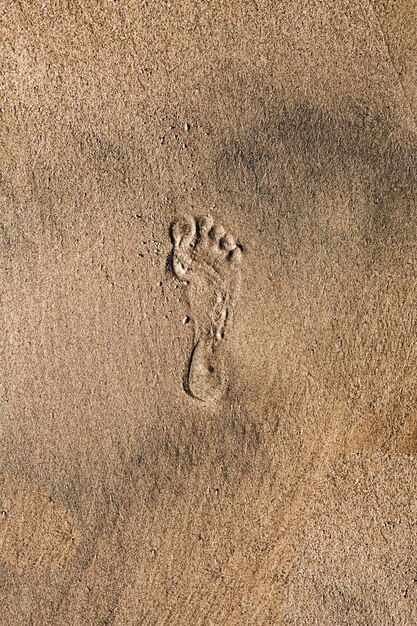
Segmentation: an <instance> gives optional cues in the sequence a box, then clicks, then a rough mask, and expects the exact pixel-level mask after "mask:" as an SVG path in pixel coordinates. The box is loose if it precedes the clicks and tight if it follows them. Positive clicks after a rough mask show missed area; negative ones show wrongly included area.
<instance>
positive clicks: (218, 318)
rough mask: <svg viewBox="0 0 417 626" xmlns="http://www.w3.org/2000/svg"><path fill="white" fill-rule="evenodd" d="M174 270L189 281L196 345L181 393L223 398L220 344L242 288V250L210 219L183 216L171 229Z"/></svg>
mask: <svg viewBox="0 0 417 626" xmlns="http://www.w3.org/2000/svg"><path fill="white" fill-rule="evenodd" d="M171 237H172V242H173V249H172V269H173V271H174V274H175V276H176V277H177V278H178V279H180V280H181V281H183V282H185V283H187V295H188V300H189V304H190V310H191V317H192V319H193V320H194V342H193V347H192V350H191V356H190V360H189V366H188V372H187V375H186V380H185V384H184V386H185V389H186V391H187V392H188V393H189V394H190V395H191V396H192V397H193V398H196V399H198V400H202V401H203V402H210V401H213V400H216V399H218V398H220V397H221V395H222V394H223V393H224V391H225V389H226V384H227V377H226V372H225V368H224V364H223V357H222V345H223V341H224V338H225V336H226V332H227V327H228V326H229V325H230V322H231V319H232V312H233V308H234V305H235V303H236V300H237V297H238V292H239V286H240V260H241V256H242V246H241V245H240V244H238V243H236V241H235V239H234V237H232V236H231V235H229V234H226V231H225V229H224V228H223V226H215V225H214V224H213V219H212V218H211V217H210V216H206V217H202V218H199V219H197V220H196V219H194V218H193V217H188V216H186V217H183V218H181V219H179V220H178V221H176V222H174V223H173V224H172V226H171Z"/></svg>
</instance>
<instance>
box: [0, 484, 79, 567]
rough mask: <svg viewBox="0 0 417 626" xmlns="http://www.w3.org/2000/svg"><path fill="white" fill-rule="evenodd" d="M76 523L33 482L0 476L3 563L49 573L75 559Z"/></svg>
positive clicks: (0, 536) (77, 531) (0, 552)
mask: <svg viewBox="0 0 417 626" xmlns="http://www.w3.org/2000/svg"><path fill="white" fill-rule="evenodd" d="M80 540H81V533H80V530H79V527H78V524H77V522H76V520H75V519H74V518H73V517H72V515H71V514H70V513H69V512H68V511H67V510H66V509H65V508H64V507H63V506H62V505H61V504H59V503H57V502H55V501H54V500H53V499H52V498H51V497H50V496H49V495H48V494H47V493H45V492H44V491H43V490H41V489H40V488H39V487H38V486H36V485H35V484H34V483H33V482H31V481H29V480H28V479H26V478H23V477H21V476H4V475H3V476H0V562H1V563H7V564H8V565H10V566H11V567H13V568H14V569H16V570H18V571H37V572H48V571H51V570H53V569H55V568H57V567H62V566H63V565H65V563H67V562H68V561H69V559H71V557H73V556H74V554H75V552H76V550H77V547H78V545H79V544H80Z"/></svg>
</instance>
